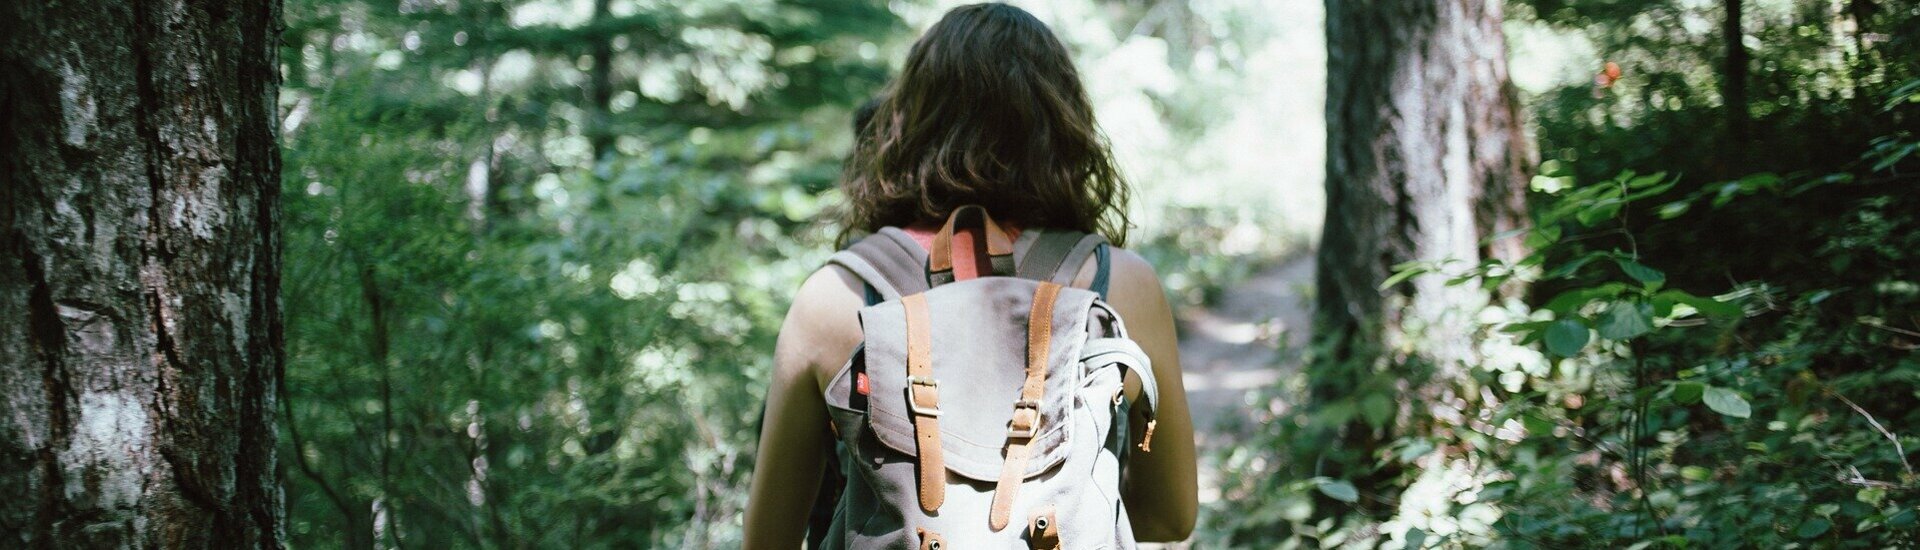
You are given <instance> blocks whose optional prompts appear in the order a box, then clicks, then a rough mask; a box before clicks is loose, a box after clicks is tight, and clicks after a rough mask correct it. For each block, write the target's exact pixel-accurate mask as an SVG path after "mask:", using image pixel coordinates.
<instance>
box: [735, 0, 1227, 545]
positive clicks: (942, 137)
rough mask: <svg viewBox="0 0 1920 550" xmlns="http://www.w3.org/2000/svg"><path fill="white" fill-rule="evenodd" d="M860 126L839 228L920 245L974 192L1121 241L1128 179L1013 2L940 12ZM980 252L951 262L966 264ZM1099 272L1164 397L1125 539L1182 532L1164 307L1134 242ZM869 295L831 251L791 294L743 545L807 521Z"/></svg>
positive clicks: (1172, 353)
mask: <svg viewBox="0 0 1920 550" xmlns="http://www.w3.org/2000/svg"><path fill="white" fill-rule="evenodd" d="M865 130H866V132H865V133H866V135H865V136H863V139H861V140H860V143H858V144H857V145H856V146H855V151H854V153H853V156H852V157H851V158H850V159H849V161H848V163H847V167H846V173H845V174H844V183H843V186H844V190H845V192H846V196H847V199H848V201H849V202H850V203H851V204H850V208H848V209H847V215H846V218H845V219H844V220H843V222H844V229H845V230H846V231H848V232H856V231H859V232H865V231H876V230H878V229H880V228H882V227H888V226H892V227H901V228H905V229H906V230H907V232H908V233H909V234H911V235H913V236H914V237H915V238H916V239H917V240H919V241H920V242H921V244H922V246H926V245H927V242H928V241H930V240H931V238H932V237H931V236H932V234H933V233H934V232H935V231H936V230H937V229H938V224H939V222H940V221H941V220H944V219H946V217H947V215H948V214H949V213H950V212H951V211H953V210H954V209H955V208H957V207H959V206H963V205H969V204H978V205H981V206H984V207H985V208H986V210H987V211H988V212H990V213H991V214H992V217H993V218H994V219H995V220H999V221H1000V222H1001V223H1002V224H1003V228H1004V229H1006V230H1007V231H1008V232H1009V233H1012V232H1016V231H1018V230H1020V229H1025V228H1040V229H1045V228H1053V229H1065V230H1074V231H1081V232H1089V233H1090V232H1100V233H1103V234H1105V235H1106V236H1107V237H1108V239H1109V240H1111V241H1112V242H1113V243H1115V244H1116V245H1119V244H1124V239H1125V231H1126V225H1127V220H1126V216H1125V213H1124V211H1123V210H1124V206H1125V204H1124V203H1125V198H1126V194H1127V193H1126V187H1125V185H1124V183H1123V182H1122V181H1121V179H1120V177H1119V174H1118V172H1117V170H1115V168H1114V163H1113V159H1112V156H1111V154H1110V153H1109V151H1108V149H1107V146H1106V143H1105V142H1104V140H1103V139H1101V136H1100V135H1099V132H1098V130H1097V128H1096V126H1095V124H1094V119H1093V109H1092V107H1091V105H1090V104H1089V102H1088V100H1087V96H1086V91H1085V90H1084V88H1083V87H1082V85H1081V83H1080V80H1079V75H1078V73H1077V72H1076V71H1075V70H1074V67H1073V63H1072V60H1071V59H1070V58H1069V57H1068V55H1067V51H1066V48H1065V47H1064V46H1062V45H1061V43H1060V41H1059V40H1058V39H1057V38H1055V37H1054V35H1053V33H1052V31H1050V30H1049V29H1047V27H1046V26H1045V25H1044V24H1042V23H1041V22H1040V21H1039V20H1038V19H1035V18H1034V17H1033V15H1032V14H1029V13H1027V12H1025V11H1023V10H1020V9H1019V8H1014V7H1011V6H1007V5H1004V4H977V5H971V6H964V7H960V8H957V9H954V10H953V11H951V12H949V13H948V14H947V15H946V17H944V18H942V19H941V20H940V22H939V23H938V24H936V25H934V27H933V28H932V29H930V30H928V31H927V34H926V35H925V36H923V37H921V38H920V40H919V41H918V42H916V43H915V44H914V46H913V49H912V51H911V52H910V53H909V54H908V58H907V61H906V65H905V67H904V68H903V69H902V73H901V75H900V78H899V79H898V80H897V81H896V82H895V83H894V85H893V87H892V88H891V89H890V90H889V91H888V92H887V93H886V95H885V99H884V100H882V101H881V103H880V105H879V106H878V107H877V109H876V112H875V113H874V116H873V119H872V121H871V122H870V123H869V124H868V125H867V128H866V129H865ZM842 240H843V241H844V240H845V238H844V236H843V239H842ZM965 242H968V239H956V244H960V243H965ZM956 256H959V257H966V256H967V255H964V254H956ZM983 265H984V263H979V264H975V265H966V264H962V265H958V266H956V272H961V273H962V274H961V276H962V277H965V276H966V274H965V273H964V272H967V271H974V272H978V271H982V270H981V269H980V267H981V266H983ZM1095 272H1096V268H1095V263H1094V260H1092V259H1089V260H1088V261H1087V262H1086V265H1084V266H1083V267H1082V268H1081V270H1080V274H1079V277H1078V279H1077V281H1076V283H1075V286H1079V287H1081V288H1086V287H1088V286H1089V285H1091V284H1092V282H1093V279H1094V277H1095ZM1108 282H1109V287H1108V288H1109V294H1108V298H1107V299H1108V302H1109V303H1110V304H1111V305H1112V306H1113V307H1114V309H1116V310H1117V311H1118V312H1119V313H1120V315H1121V316H1122V317H1124V318H1126V319H1127V326H1128V328H1129V329H1130V331H1129V332H1130V333H1131V336H1132V337H1133V338H1134V339H1135V340H1136V341H1137V342H1139V344H1140V346H1141V347H1142V348H1143V349H1144V351H1145V352H1146V354H1147V356H1148V358H1149V359H1150V360H1151V361H1152V364H1153V369H1152V371H1153V375H1154V379H1155V380H1156V382H1157V384H1158V386H1159V388H1160V396H1161V401H1160V407H1159V412H1158V420H1157V426H1156V431H1155V432H1154V435H1153V436H1152V438H1153V439H1152V452H1145V453H1133V454H1132V456H1131V458H1130V459H1129V463H1128V466H1127V476H1126V479H1125V480H1124V482H1123V487H1122V491H1121V492H1122V495H1121V496H1122V500H1123V501H1124V502H1125V504H1126V507H1127V511H1128V515H1129V516H1130V517H1131V518H1132V526H1133V530H1134V535H1135V537H1136V538H1138V539H1139V540H1144V541H1171V540H1181V539H1184V538H1186V537H1187V535H1188V534H1189V533H1191V532H1192V530H1193V523H1194V515H1195V512H1196V509H1197V507H1198V504H1197V498H1196V493H1197V484H1196V473H1195V465H1194V464H1195V463H1194V442H1193V426H1192V420H1191V418H1190V417H1189V415H1188V411H1187V403H1186V395H1185V391H1184V389H1183V385H1182V383H1181V376H1180V362H1179V356H1178V351H1177V349H1176V346H1175V335H1174V325H1173V316H1172V311H1171V309H1170V307H1169V306H1168V304H1167V301H1166V296H1165V294H1164V292H1163V291H1162V289H1161V286H1160V280H1159V278H1158V276H1157V275H1155V274H1154V271H1153V268H1152V267H1151V266H1150V265H1148V264H1147V262H1146V261H1145V260H1142V259H1141V258H1140V257H1139V256H1138V255H1136V254H1133V253H1131V252H1128V251H1125V250H1120V249H1115V250H1114V251H1113V253H1112V257H1111V267H1110V272H1109V280H1108ZM865 303H866V301H865V291H864V287H863V283H862V282H861V280H860V279H859V278H858V277H857V276H855V275H854V274H852V273H850V272H848V271H846V270H845V269H842V268H840V267H837V266H828V267H824V268H822V269H820V270H819V271H817V272H815V273H814V274H813V275H812V276H811V277H809V278H808V279H807V281H806V283H804V284H803V285H802V286H801V288H800V291H799V293H798V294H797V295H796V296H795V297H794V303H793V306H792V309H791V310H789V312H788V314H787V318H786V322H785V324H784V325H783V326H782V327H781V329H780V338H779V343H778V344H777V346H776V349H775V354H774V361H775V371H774V374H773V384H772V387H771V388H770V390H769V392H768V395H767V409H766V413H765V414H766V416H765V419H764V422H763V424H762V431H761V435H760V452H759V455H758V459H757V461H756V463H755V470H754V477H753V489H752V492H751V495H750V497H749V499H748V504H747V518H746V523H747V524H746V542H747V547H748V548H794V547H797V546H799V545H800V543H801V541H802V539H803V537H804V535H805V531H806V521H807V517H808V514H807V512H808V509H809V507H810V506H811V505H812V504H813V503H814V498H815V495H816V493H817V491H819V490H820V487H819V485H820V479H821V471H822V468H823V464H824V463H825V457H826V455H827V454H828V453H829V452H832V451H833V439H832V437H833V436H832V434H831V433H830V432H829V428H828V415H827V411H826V405H825V402H824V399H823V395H822V388H825V387H826V386H827V383H828V381H829V380H830V379H831V378H832V377H833V376H834V375H835V374H836V373H837V371H838V370H839V369H840V368H841V367H842V366H843V365H845V364H846V362H847V358H848V354H849V352H851V351H852V350H853V349H854V348H855V347H856V346H857V345H859V343H860V342H861V328H860V324H859V320H858V317H857V312H858V311H859V310H860V308H861V307H862V306H863V305H864V304H865ZM830 490H837V488H832V489H830Z"/></svg>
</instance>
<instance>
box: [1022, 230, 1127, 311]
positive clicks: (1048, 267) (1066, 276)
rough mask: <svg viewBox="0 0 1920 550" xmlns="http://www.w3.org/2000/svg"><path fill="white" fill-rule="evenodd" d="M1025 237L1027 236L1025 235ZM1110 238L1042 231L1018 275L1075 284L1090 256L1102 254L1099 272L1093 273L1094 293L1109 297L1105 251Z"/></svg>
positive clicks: (1028, 251)
mask: <svg viewBox="0 0 1920 550" xmlns="http://www.w3.org/2000/svg"><path fill="white" fill-rule="evenodd" d="M1022 236H1023V237H1024V236H1025V235H1024V234H1023V235H1022ZM1106 244H1107V238H1106V237H1103V236H1100V235H1098V234H1087V233H1081V232H1078V231H1066V230H1041V231H1040V235H1039V236H1038V237H1036V238H1035V239H1034V241H1033V245H1032V246H1031V247H1029V248H1028V249H1027V252H1026V254H1025V255H1024V256H1022V257H1021V258H1020V267H1019V271H1018V275H1019V276H1020V277H1021V278H1025V279H1033V280H1036V281H1050V282H1053V283H1057V284H1061V285H1072V284H1073V279H1074V278H1075V277H1077V276H1079V275H1080V266H1082V265H1086V263H1087V257H1088V256H1092V255H1094V254H1095V253H1096V252H1099V253H1102V255H1101V258H1100V260H1102V261H1101V262H1100V264H1099V267H1098V269H1099V271H1098V272H1096V273H1095V274H1094V284H1093V288H1092V290H1093V291H1095V292H1098V293H1100V295H1101V296H1102V297H1105V296H1106V294H1107V289H1106V288H1105V285H1104V283H1105V282H1106V279H1107V273H1106V271H1107V262H1106V261H1105V259H1106V258H1105V255H1104V253H1105V248H1106V246H1105V245H1106Z"/></svg>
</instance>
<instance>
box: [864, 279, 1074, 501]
mask: <svg viewBox="0 0 1920 550" xmlns="http://www.w3.org/2000/svg"><path fill="white" fill-rule="evenodd" d="M1039 285H1040V283H1039V282H1036V281H1029V280H1025V279H1015V278H1010V277H989V278H981V279H973V280H967V281H961V282H957V283H951V284H946V285H941V286H940V287H939V288H937V289H935V290H933V291H929V292H927V293H926V295H925V296H926V305H927V309H928V312H929V318H930V320H931V322H930V325H931V327H930V328H931V331H930V332H931V340H930V343H931V355H932V361H931V363H932V378H933V380H934V381H935V383H937V384H938V392H939V399H940V401H939V409H940V411H939V413H938V414H939V431H940V447H941V453H942V454H943V455H944V456H943V457H942V458H943V459H944V465H945V467H946V470H948V471H950V472H953V473H955V474H958V475H960V476H962V477H965V478H968V479H972V480H975V481H981V482H993V481H995V480H997V479H998V478H999V477H1000V473H1001V472H1000V470H1001V468H1002V465H1003V464H1002V463H1003V461H1004V460H1003V458H1002V452H1003V450H1004V449H1005V448H1006V447H1007V435H1008V427H1009V425H1010V423H1011V422H1012V419H1013V415H1014V409H1015V403H1016V402H1017V401H1019V400H1020V392H1021V386H1022V384H1023V383H1024V382H1025V380H1026V363H1027V349H1026V348H1027V340H1028V323H1027V321H1028V316H1029V314H1028V312H1029V311H1031V309H1032V302H1033V298H1034V291H1035V289H1036V288H1038V286H1039ZM1096 298H1097V295H1096V294H1094V293H1093V292H1091V291H1087V290H1082V289H1074V288H1062V289H1060V291H1059V294H1058V297H1057V298H1056V301H1055V303H1054V307H1053V311H1052V318H1051V319H1048V320H1046V321H1047V322H1048V323H1049V324H1047V325H1046V328H1047V330H1049V331H1050V333H1051V334H1052V337H1051V338H1049V339H1048V342H1049V345H1048V348H1050V349H1048V350H1047V356H1046V357H1047V365H1048V368H1047V376H1046V382H1045V393H1044V396H1043V398H1042V399H1041V400H1040V403H1039V406H1038V409H1039V418H1040V421H1039V425H1038V426H1037V430H1036V431H1035V434H1034V436H1033V439H1032V440H1031V442H1030V443H1029V446H1030V448H1031V449H1032V451H1031V453H1032V454H1031V457H1030V458H1029V460H1028V461H1027V464H1026V467H1025V468H1024V469H1023V472H1021V475H1022V476H1023V478H1031V477H1033V476H1036V475H1039V474H1041V473H1043V472H1046V471H1047V470H1049V469H1051V468H1052V467H1054V466H1055V465H1057V464H1059V463H1060V462H1061V461H1062V460H1064V459H1065V458H1066V451H1067V449H1068V443H1069V441H1070V438H1071V437H1072V436H1073V434H1072V426H1071V425H1070V423H1069V422H1066V421H1065V420H1066V418H1067V414H1068V411H1069V407H1071V406H1072V403H1073V398H1074V393H1075V389H1076V388H1077V387H1078V386H1079V384H1080V376H1081V370H1080V368H1078V367H1079V364H1080V359H1081V356H1082V348H1083V347H1084V345H1085V344H1086V337H1087V335H1086V330H1085V327H1086V326H1087V320H1088V315H1089V312H1090V311H1091V309H1092V307H1093V302H1094V300H1095V299H1096ZM906 315H907V314H906V309H905V307H904V306H903V305H902V304H901V303H899V302H897V301H890V302H885V303H881V304H878V305H874V306H869V307H867V308H865V309H862V310H861V311H860V321H861V326H862V327H863V330H864V331H865V333H866V343H865V348H864V355H865V360H866V365H867V377H868V381H869V384H870V388H871V396H870V399H869V400H868V406H867V410H868V413H869V414H868V416H867V419H868V420H867V422H868V427H869V428H870V431H871V432H872V433H873V434H874V436H875V438H876V439H878V440H879V441H880V443H882V444H884V445H885V446H886V447H887V448H889V449H892V450H893V451H896V452H899V453H901V454H904V455H908V456H916V457H917V456H918V453H917V452H916V449H917V448H918V445H916V442H915V440H914V424H913V422H914V420H913V419H914V416H915V413H914V411H913V407H912V405H910V404H909V401H908V400H909V394H908V389H907V388H908V386H909V384H908V380H907V378H908V372H907V371H908V369H907V340H908V337H907V330H906Z"/></svg>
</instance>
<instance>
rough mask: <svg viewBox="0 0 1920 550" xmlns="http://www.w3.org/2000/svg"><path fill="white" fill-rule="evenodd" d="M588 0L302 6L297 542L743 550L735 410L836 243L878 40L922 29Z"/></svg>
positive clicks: (293, 209) (294, 470)
mask: <svg viewBox="0 0 1920 550" xmlns="http://www.w3.org/2000/svg"><path fill="white" fill-rule="evenodd" d="M591 4H592V3H585V4H582V3H561V2H539V1H526V2H491V1H482V2H463V3H458V4H431V5H428V4H414V3H402V4H400V5H394V4H390V3H381V2H371V3H369V2H355V1H345V2H292V3H290V4H289V6H288V8H287V11H288V18H289V23H288V31H287V35H286V47H285V53H284V55H285V57H286V59H287V67H288V68H287V71H288V77H287V85H286V88H285V95H284V98H283V104H284V105H285V106H286V109H285V110H286V111H287V112H288V118H287V121H286V123H285V131H284V139H285V151H286V169H285V173H286V177H285V186H286V196H287V201H286V212H287V234H286V248H287V251H288V258H287V269H286V274H285V276H286V288H287V289H288V290H287V293H286V300H287V319H288V348H289V363H288V369H287V389H286V392H285V395H284V403H285V405H286V408H287V415H286V418H285V419H284V425H285V426H286V429H287V432H286V433H287V434H288V436H289V437H287V438H285V441H286V444H287V446H288V449H287V450H286V452H285V453H283V456H287V457H290V458H292V460H291V463H290V464H289V465H288V472H289V479H288V490H287V501H288V506H289V507H290V508H291V514H290V516H291V518H292V521H291V525H290V531H291V533H290V534H291V535H292V537H293V539H294V540H295V541H298V542H299V544H302V545H307V546H332V545H342V546H349V547H370V546H375V545H378V546H382V547H385V546H402V545H426V546H448V545H457V546H470V547H489V546H514V547H521V546H526V547H606V546H622V547H634V546H637V547H687V546H703V545H704V546H713V547H728V546H735V545H737V544H738V536H739V531H738V518H739V513H740V510H741V508H742V506H743V505H744V503H745V487H746V481H747V473H748V471H749V470H750V468H749V467H748V466H749V465H750V464H751V456H752V449H753V444H754V441H755V432H756V426H757V423H758V421H759V418H758V416H759V415H758V412H759V411H758V408H757V407H754V406H751V405H748V406H742V405H743V404H751V403H757V402H758V401H759V399H760V397H759V390H757V389H756V388H763V387H764V386H765V379H766V377H767V373H768V372H769V371H770V355H771V354H770V352H769V351H770V350H771V349H772V343H773V338H774V330H775V329H776V328H777V327H778V326H779V322H780V319H781V317H782V316H783V315H784V314H785V309H786V308H785V304H786V302H787V296H788V295H789V294H790V293H791V291H792V289H793V288H794V287H795V286H796V284H797V282H798V281H799V280H800V279H801V278H803V277H804V276H805V275H806V274H807V273H808V272H810V271H811V270H812V269H813V268H814V267H815V266H817V265H818V262H819V261H820V260H821V257H822V256H823V255H824V253H825V252H826V251H827V250H828V248H829V246H828V245H827V244H826V239H825V238H824V235H823V234H822V233H823V232H821V231H818V230H817V229H816V228H815V222H814V220H815V219H816V218H818V217H819V216H818V213H819V212H820V210H821V209H822V208H823V206H824V201H825V200H826V197H825V195H826V194H827V193H826V190H827V189H828V188H829V187H831V185H832V182H833V179H834V175H835V174H836V171H837V167H838V162H839V160H838V159H839V156H838V151H840V150H842V149H843V148H844V144H845V143H846V142H847V130H846V129H845V128H846V127H847V116H848V113H849V110H850V107H851V106H853V105H857V104H858V103H859V102H860V101H862V100H864V98H865V97H866V94H868V93H870V92H871V91H872V90H873V89H875V88H877V87H878V86H879V85H880V83H881V77H882V76H883V75H884V72H883V67H881V66H880V65H879V61H878V60H873V61H862V60H861V57H860V56H859V55H858V51H859V49H860V48H861V45H862V44H863V43H868V44H870V43H871V42H872V41H878V40H883V39H886V38H888V37H890V36H892V35H893V34H894V33H897V32H898V31H899V30H900V29H901V26H900V25H899V24H898V22H897V20H896V19H895V18H894V17H893V16H892V15H891V14H890V13H889V12H887V11H886V9H885V8H884V7H882V6H879V5H877V4H875V3H841V2H831V3H809V2H764V3H761V2H744V3H743V2H680V3H673V4H658V3H632V2H615V3H612V6H613V10H612V11H609V12H607V13H604V14H597V15H596V14H595V13H593V11H591V10H588V9H587V8H590V7H591ZM583 10H585V11H583ZM869 47H871V46H869ZM596 50H604V51H608V52H611V53H610V54H609V55H610V57H609V58H608V59H605V60H601V59H594V57H593V56H594V54H593V53H592V52H594V51H596ZM599 63H608V64H609V65H610V67H609V68H610V75H609V79H608V80H609V82H610V86H611V87H610V88H609V89H608V90H607V96H606V97H607V99H606V101H605V103H596V100H594V99H593V98H592V95H591V94H588V93H583V92H586V91H588V90H591V89H592V85H591V84H590V82H591V79H592V78H594V76H593V75H594V70H593V69H594V67H595V65H596V64H599ZM596 112H598V113H603V114H598V115H597V114H595V113H596ZM600 134H605V135H614V136H617V138H616V139H611V140H608V141H606V142H604V145H603V146H604V147H606V148H605V149H604V150H600V151H596V150H595V147H596V139H595V136H596V135H600Z"/></svg>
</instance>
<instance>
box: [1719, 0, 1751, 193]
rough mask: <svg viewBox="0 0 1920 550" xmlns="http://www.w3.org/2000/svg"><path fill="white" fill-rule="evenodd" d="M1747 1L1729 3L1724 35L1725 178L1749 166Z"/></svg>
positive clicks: (1722, 27)
mask: <svg viewBox="0 0 1920 550" xmlns="http://www.w3.org/2000/svg"><path fill="white" fill-rule="evenodd" d="M1744 4H1745V2H1744V1H1743V0H1727V13H1726V19H1725V20H1724V21H1722V22H1721V27H1720V31H1721V33H1722V34H1724V35H1725V36H1724V40H1725V41H1726V45H1727V60H1726V61H1727V66H1726V67H1725V73H1724V74H1722V75H1721V78H1722V79H1724V80H1722V81H1721V85H1720V86H1721V96H1722V98H1723V99H1724V100H1726V102H1727V105H1726V108H1727V153H1728V155H1727V162H1726V168H1727V170H1729V172H1728V173H1726V174H1723V176H1724V177H1732V176H1733V175H1734V174H1736V173H1739V172H1741V171H1744V168H1745V167H1746V162H1747V126H1748V121H1747V119H1748V117H1749V115H1748V113H1747V69H1748V65H1749V64H1750V63H1748V61H1747V58H1748V55H1747V45H1746V42H1745V39H1746V31H1745V30H1743V27H1742V26H1741V24H1740V18H1741V17H1742V16H1743V15H1744V13H1745V11H1746V10H1745V7H1744Z"/></svg>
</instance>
